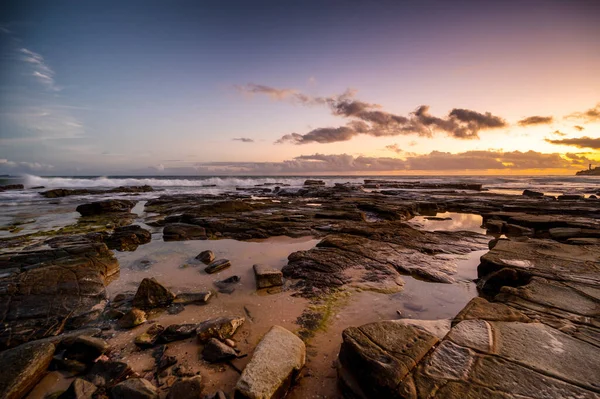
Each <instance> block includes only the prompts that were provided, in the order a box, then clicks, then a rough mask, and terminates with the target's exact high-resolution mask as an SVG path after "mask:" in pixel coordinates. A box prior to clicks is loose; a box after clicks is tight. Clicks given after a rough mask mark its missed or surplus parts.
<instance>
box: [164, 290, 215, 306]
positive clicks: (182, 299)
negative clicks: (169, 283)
mask: <svg viewBox="0 0 600 399" xmlns="http://www.w3.org/2000/svg"><path fill="white" fill-rule="evenodd" d="M211 296H212V293H211V292H210V291H204V292H180V293H179V294H177V296H176V297H175V299H174V300H173V303H180V304H183V305H189V304H191V303H195V304H206V303H208V300H209V299H210V298H211Z"/></svg>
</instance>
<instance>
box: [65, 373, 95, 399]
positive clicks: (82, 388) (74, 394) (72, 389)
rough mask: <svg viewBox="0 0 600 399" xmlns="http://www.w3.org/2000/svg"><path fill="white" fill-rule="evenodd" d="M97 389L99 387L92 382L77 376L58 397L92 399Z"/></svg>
mask: <svg viewBox="0 0 600 399" xmlns="http://www.w3.org/2000/svg"><path fill="white" fill-rule="evenodd" d="M97 390H98V387H96V386H95V385H94V384H92V383H91V382H89V381H86V380H84V379H82V378H76V379H75V380H73V382H72V383H71V385H69V389H67V390H66V391H65V392H63V393H62V394H61V395H60V396H59V397H58V399H92V397H93V395H94V393H95V392H96V391H97Z"/></svg>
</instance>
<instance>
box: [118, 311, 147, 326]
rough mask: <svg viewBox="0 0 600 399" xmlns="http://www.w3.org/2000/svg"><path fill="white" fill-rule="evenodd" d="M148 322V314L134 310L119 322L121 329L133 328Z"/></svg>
mask: <svg viewBox="0 0 600 399" xmlns="http://www.w3.org/2000/svg"><path fill="white" fill-rule="evenodd" d="M145 322H146V312H144V311H143V310H141V309H137V308H133V309H131V310H130V311H129V312H127V313H125V315H124V316H123V317H121V318H120V319H119V321H118V322H117V324H118V326H119V327H121V328H133V327H137V326H139V325H140V324H144V323H145Z"/></svg>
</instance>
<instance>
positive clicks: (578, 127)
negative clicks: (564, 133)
mask: <svg viewBox="0 0 600 399" xmlns="http://www.w3.org/2000/svg"><path fill="white" fill-rule="evenodd" d="M573 127H574V128H575V129H577V130H578V131H580V132H581V131H582V130H584V129H585V128H584V127H583V126H579V125H575V126H573Z"/></svg>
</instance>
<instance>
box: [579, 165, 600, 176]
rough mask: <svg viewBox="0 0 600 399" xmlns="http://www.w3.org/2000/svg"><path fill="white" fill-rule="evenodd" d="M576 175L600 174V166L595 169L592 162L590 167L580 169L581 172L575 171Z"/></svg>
mask: <svg viewBox="0 0 600 399" xmlns="http://www.w3.org/2000/svg"><path fill="white" fill-rule="evenodd" d="M575 175H577V176H600V167H598V166H596V167H595V168H594V169H592V164H590V166H589V169H587V170H580V171H579V172H577V173H575Z"/></svg>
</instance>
